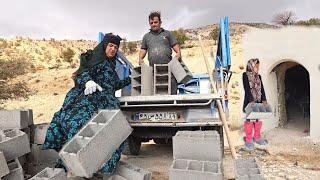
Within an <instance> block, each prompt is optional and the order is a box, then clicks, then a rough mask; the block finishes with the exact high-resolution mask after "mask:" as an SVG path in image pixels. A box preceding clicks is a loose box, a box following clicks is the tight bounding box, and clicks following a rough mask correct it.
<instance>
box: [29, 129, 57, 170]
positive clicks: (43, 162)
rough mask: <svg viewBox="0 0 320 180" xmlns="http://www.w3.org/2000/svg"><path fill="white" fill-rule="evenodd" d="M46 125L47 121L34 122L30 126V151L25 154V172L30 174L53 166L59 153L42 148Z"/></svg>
mask: <svg viewBox="0 0 320 180" xmlns="http://www.w3.org/2000/svg"><path fill="white" fill-rule="evenodd" d="M48 127H49V124H48V123H43V124H36V125H33V126H32V127H31V139H30V141H31V144H30V146H31V152H30V153H29V154H28V155H27V161H28V164H27V172H28V174H29V175H31V176H34V175H35V174H37V173H39V172H40V171H42V170H43V169H45V168H46V167H54V165H55V163H56V162H57V160H58V159H59V154H58V152H56V151H55V150H52V149H49V150H42V145H43V143H44V141H45V137H46V133H47V129H48Z"/></svg>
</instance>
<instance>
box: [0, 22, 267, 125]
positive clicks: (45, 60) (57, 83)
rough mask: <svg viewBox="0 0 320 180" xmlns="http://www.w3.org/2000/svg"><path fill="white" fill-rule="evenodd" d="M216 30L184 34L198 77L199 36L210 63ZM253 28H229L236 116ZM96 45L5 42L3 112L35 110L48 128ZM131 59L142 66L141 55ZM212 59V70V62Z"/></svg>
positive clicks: (1, 43)
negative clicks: (245, 46)
mask: <svg viewBox="0 0 320 180" xmlns="http://www.w3.org/2000/svg"><path fill="white" fill-rule="evenodd" d="M216 27H217V25H209V26H205V27H199V28H196V29H186V30H184V32H185V34H186V35H187V36H188V38H189V40H188V41H187V42H186V44H188V45H191V46H187V48H183V49H182V57H183V60H184V62H185V63H186V64H187V66H188V67H189V69H190V70H191V71H192V72H193V73H206V67H205V63H204V61H203V56H202V53H201V49H200V47H199V42H198V40H197V38H196V37H197V34H200V35H201V36H202V37H203V39H204V46H205V48H204V51H205V53H206V54H207V55H208V57H209V54H210V51H212V52H214V54H215V52H216V45H215V43H214V41H213V40H210V39H209V33H210V32H211V31H212V30H213V29H214V28H216ZM265 27H267V25H265V26H264V27H263V28H265ZM249 28H252V26H249V25H246V24H237V23H231V25H230V41H231V53H232V54H231V55H232V68H231V70H232V71H233V72H234V75H233V77H232V80H231V84H230V86H231V87H232V88H231V95H230V97H231V104H232V105H231V110H230V112H234V113H236V112H238V111H237V110H236V109H238V108H239V103H238V100H239V99H240V97H239V95H240V94H239V90H238V88H237V86H238V85H239V80H240V76H239V75H240V74H241V73H240V72H241V69H240V68H239V67H241V68H242V67H243V64H242V62H243V59H242V48H241V45H240V41H241V36H242V34H243V33H244V32H245V31H246V30H247V29H249ZM96 44H97V42H95V41H86V40H76V41H71V40H63V41H58V40H54V39H50V40H34V39H24V38H21V37H17V38H15V39H0V48H1V53H0V66H1V67H2V68H1V70H0V81H1V82H3V83H1V84H2V85H0V88H2V89H3V91H2V92H5V93H2V94H1V96H0V108H6V109H13V108H32V109H33V110H34V115H35V122H36V123H40V122H49V121H50V120H51V118H52V116H53V113H54V112H55V111H57V110H58V109H59V108H60V106H61V104H62V101H63V99H64V95H65V93H66V92H67V91H68V90H69V89H70V88H71V87H72V86H73V82H72V80H71V74H72V73H73V72H74V71H75V70H76V68H77V67H78V65H79V55H80V54H81V53H82V52H85V51H86V50H87V49H91V48H94V47H95V45H96ZM138 44H139V43H138ZM137 49H139V48H137ZM70 51H71V53H70ZM126 56H127V58H128V59H129V60H130V61H131V62H132V63H133V64H134V65H137V60H138V50H136V51H135V52H133V53H130V54H128V53H127V54H126ZM209 58H210V60H211V61H210V62H211V65H213V59H212V57H209ZM233 109H235V110H236V111H233ZM238 117H239V115H238V114H233V113H231V119H233V120H235V121H236V120H237V119H238Z"/></svg>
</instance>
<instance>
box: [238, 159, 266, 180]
mask: <svg viewBox="0 0 320 180" xmlns="http://www.w3.org/2000/svg"><path fill="white" fill-rule="evenodd" d="M235 174H236V180H260V179H261V180H262V179H264V178H263V175H262V172H261V168H260V166H259V164H258V163H257V160H256V159H255V158H248V159H237V160H236V161H235Z"/></svg>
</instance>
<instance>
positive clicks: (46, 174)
mask: <svg viewBox="0 0 320 180" xmlns="http://www.w3.org/2000/svg"><path fill="white" fill-rule="evenodd" d="M31 180H67V175H66V173H65V171H64V169H60V168H48V167H47V168H45V169H44V170H42V171H41V172H39V173H38V174H36V175H35V176H34V177H33V178H31Z"/></svg>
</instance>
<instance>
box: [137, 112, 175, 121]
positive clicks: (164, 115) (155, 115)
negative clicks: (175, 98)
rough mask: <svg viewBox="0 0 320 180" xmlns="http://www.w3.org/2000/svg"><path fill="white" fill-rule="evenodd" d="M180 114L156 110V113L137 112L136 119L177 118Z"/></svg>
mask: <svg viewBox="0 0 320 180" xmlns="http://www.w3.org/2000/svg"><path fill="white" fill-rule="evenodd" d="M177 119H178V114H177V113H176V112H155V113H137V114H136V117H135V120H149V121H161V120H177Z"/></svg>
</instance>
